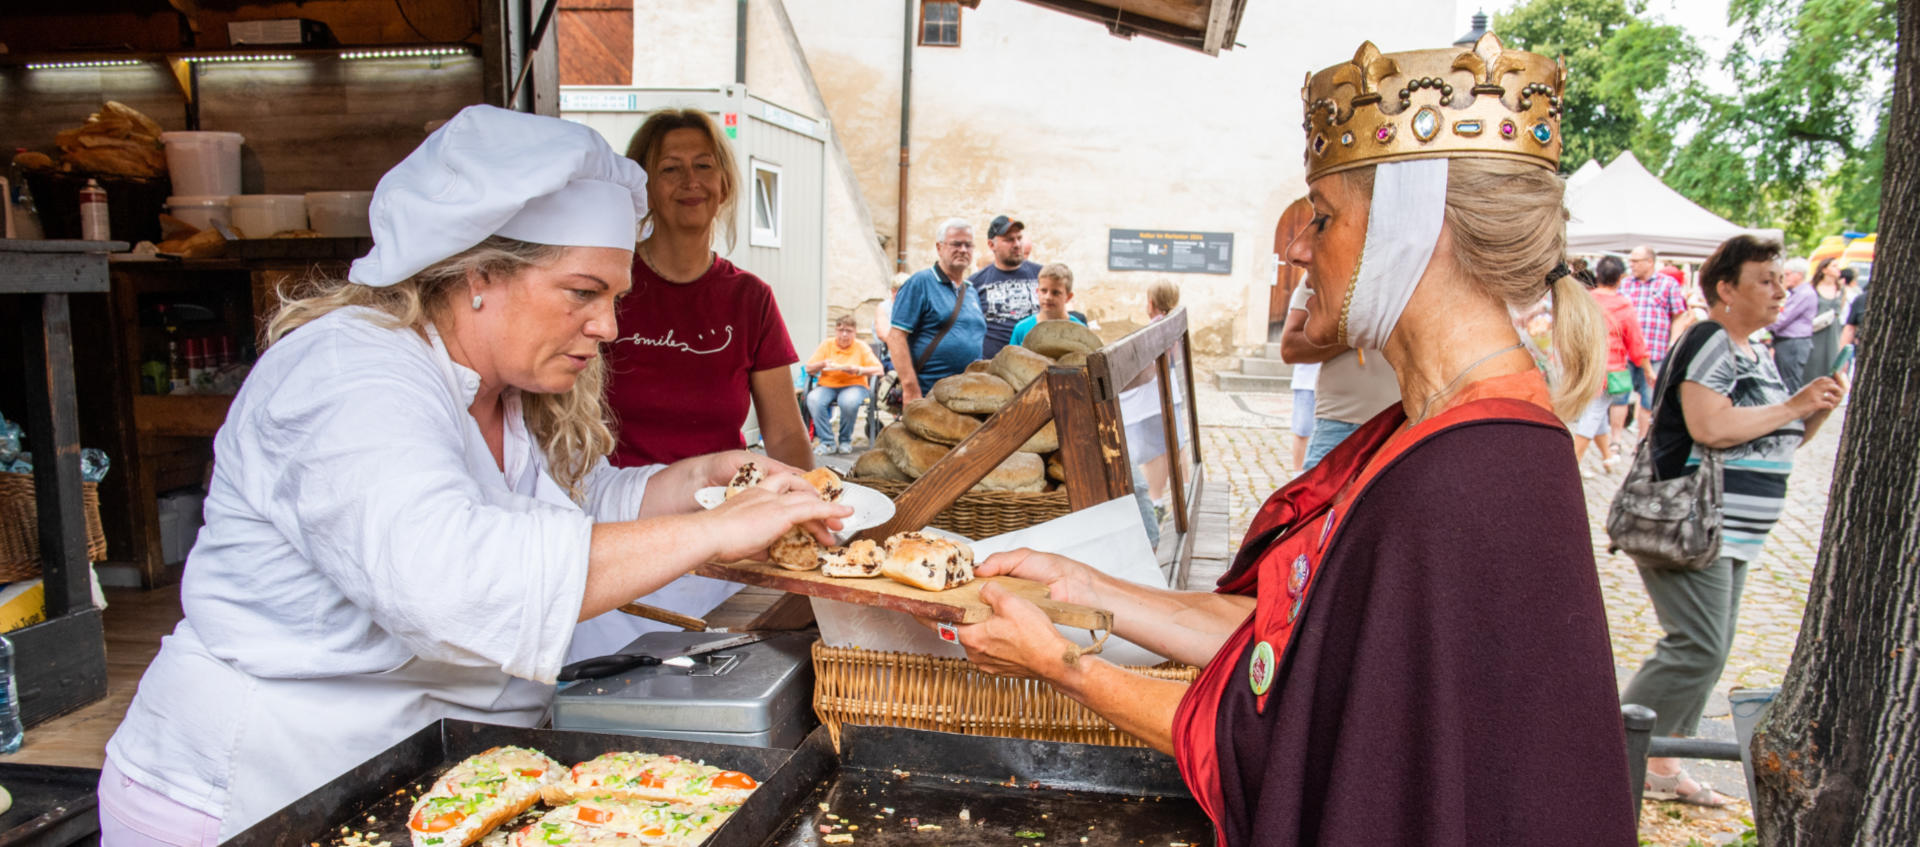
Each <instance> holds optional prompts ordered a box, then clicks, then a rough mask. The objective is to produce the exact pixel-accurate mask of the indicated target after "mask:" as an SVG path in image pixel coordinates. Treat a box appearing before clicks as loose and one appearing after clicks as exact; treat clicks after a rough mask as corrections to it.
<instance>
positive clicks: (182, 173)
mask: <svg viewBox="0 0 1920 847" xmlns="http://www.w3.org/2000/svg"><path fill="white" fill-rule="evenodd" d="M160 143H161V144H163V145H166V151H167V174H168V178H169V179H171V180H172V181H173V190H174V193H175V194H177V195H179V196H183V197H210V196H213V195H216V194H217V195H220V196H227V195H231V194H239V193H240V145H242V144H244V143H246V137H245V136H242V135H241V134H240V133H237V132H163V133H160Z"/></svg>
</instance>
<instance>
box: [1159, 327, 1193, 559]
mask: <svg viewBox="0 0 1920 847" xmlns="http://www.w3.org/2000/svg"><path fill="white" fill-rule="evenodd" d="M1153 364H1154V367H1155V369H1156V370H1157V372H1158V373H1157V375H1158V376H1159V378H1160V431H1161V432H1162V433H1163V434H1164V435H1165V436H1166V439H1167V473H1168V479H1167V481H1168V482H1169V483H1172V485H1173V529H1174V531H1175V532H1181V533H1184V532H1186V531H1187V528H1188V527H1189V526H1191V524H1189V523H1187V488H1186V486H1185V485H1184V484H1183V480H1184V479H1185V478H1186V475H1187V473H1186V468H1185V467H1184V466H1183V465H1184V463H1183V462H1182V461H1181V459H1180V455H1181V454H1180V419H1179V417H1177V415H1178V413H1179V408H1178V407H1176V406H1174V405H1173V380H1172V379H1171V375H1172V374H1171V372H1170V371H1169V370H1168V368H1167V354H1165V353H1161V354H1160V358H1158V359H1155V360H1153Z"/></svg>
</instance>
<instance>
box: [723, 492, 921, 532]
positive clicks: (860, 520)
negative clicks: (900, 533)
mask: <svg viewBox="0 0 1920 847" xmlns="http://www.w3.org/2000/svg"><path fill="white" fill-rule="evenodd" d="M693 499H694V502H697V503H699V504H700V507H701V508H703V509H711V508H713V507H715V506H718V505H720V504H721V503H723V502H726V499H727V488H726V486H724V485H713V486H708V487H706V488H702V489H700V490H699V491H696V492H694V493H693ZM840 505H842V506H852V507H853V514H851V515H848V516H847V517H845V518H842V519H841V527H840V531H839V532H836V533H834V534H833V537H834V540H836V541H839V542H841V543H846V540H847V539H849V538H852V537H853V534H854V533H856V532H859V531H860V530H863V529H869V528H872V527H876V526H879V525H881V524H883V523H886V522H887V521H889V520H891V519H892V518H893V501H892V500H889V499H887V495H885V494H882V493H880V492H878V491H876V490H874V489H871V488H868V487H866V486H864V485H855V484H853V483H851V482H842V483H841V484H840Z"/></svg>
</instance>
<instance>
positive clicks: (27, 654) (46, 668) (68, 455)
mask: <svg viewBox="0 0 1920 847" xmlns="http://www.w3.org/2000/svg"><path fill="white" fill-rule="evenodd" d="M125 249H126V245H125V244H122V243H119V242H112V241H0V294H7V295H21V296H25V297H27V298H29V299H30V300H36V301H38V302H37V303H33V304H32V306H31V307H30V308H29V309H28V310H27V312H28V316H27V323H28V326H25V327H22V328H21V329H22V330H23V331H22V332H21V333H20V341H21V343H22V345H23V351H24V353H25V360H26V365H27V370H28V376H27V394H28V396H27V398H26V399H27V409H26V420H25V421H23V424H24V425H25V427H26V430H27V445H26V446H27V447H28V448H29V449H30V450H31V451H32V452H33V456H34V463H33V485H34V492H35V496H36V498H37V499H38V500H39V502H38V503H37V504H35V505H36V513H37V514H38V516H39V534H40V563H41V564H40V567H41V585H42V586H43V587H44V588H45V590H46V620H45V621H44V622H42V623H37V624H34V625H32V626H27V627H22V628H20V629H17V630H14V631H13V632H10V633H8V634H7V637H8V638H9V639H11V640H12V642H13V645H14V656H13V667H14V685H15V686H16V687H18V689H19V698H20V720H21V722H22V723H24V724H25V725H27V726H33V725H34V724H37V723H41V722H43V721H45V720H47V719H49V718H53V717H56V716H58V715H62V714H65V713H67V712H70V711H72V710H74V709H77V708H79V707H81V706H84V705H86V704H88V703H91V702H93V701H95V700H99V699H100V698H102V697H105V696H106V695H107V653H106V639H105V633H104V631H103V630H102V628H101V623H100V610H99V609H96V608H94V607H93V592H92V588H91V578H90V576H89V567H88V563H87V525H86V519H85V515H84V514H83V512H82V511H81V509H82V506H81V501H80V423H79V410H78V408H77V404H76V402H75V399H74V378H73V377H74V367H73V321H72V318H71V317H70V313H69V305H68V302H67V301H68V299H69V296H70V295H72V294H86V293H99V292H104V291H106V290H107V253H108V252H111V251H114V250H125Z"/></svg>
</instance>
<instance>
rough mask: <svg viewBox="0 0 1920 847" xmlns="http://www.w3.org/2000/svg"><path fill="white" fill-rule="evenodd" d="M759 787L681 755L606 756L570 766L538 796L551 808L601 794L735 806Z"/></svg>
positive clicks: (735, 773) (741, 776)
mask: <svg viewBox="0 0 1920 847" xmlns="http://www.w3.org/2000/svg"><path fill="white" fill-rule="evenodd" d="M758 787H760V783H759V781H758V780H755V779H754V778H753V777H751V776H748V775H746V774H744V773H741V772H739V771H730V770H722V769H720V768H716V767H714V766H712V765H707V764H702V763H700V762H695V761H692V760H689V759H683V758H680V757H679V756H662V755H657V754H653V753H607V754H605V755H603V756H600V757H598V758H595V759H593V760H591V761H586V762H581V763H580V764H577V765H574V766H573V770H572V771H571V772H569V773H568V774H567V777H566V778H565V779H563V780H561V781H559V782H557V783H555V784H553V785H549V786H546V787H544V788H542V789H541V795H542V796H543V797H544V798H545V799H546V801H547V803H548V804H549V805H555V806H557V805H560V804H561V803H565V802H568V801H570V800H575V799H579V798H582V797H603V796H604V797H615V798H621V799H634V800H653V801H662V802H668V803H722V804H729V805H735V806H737V805H740V804H741V803H745V802H746V801H747V796H748V795H750V794H752V793H753V790H754V789H755V788H758Z"/></svg>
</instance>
